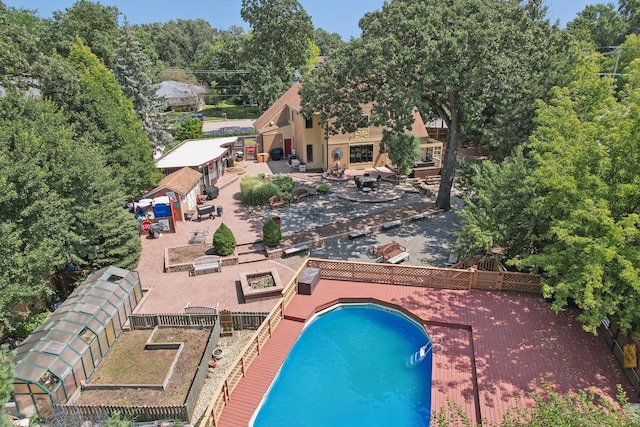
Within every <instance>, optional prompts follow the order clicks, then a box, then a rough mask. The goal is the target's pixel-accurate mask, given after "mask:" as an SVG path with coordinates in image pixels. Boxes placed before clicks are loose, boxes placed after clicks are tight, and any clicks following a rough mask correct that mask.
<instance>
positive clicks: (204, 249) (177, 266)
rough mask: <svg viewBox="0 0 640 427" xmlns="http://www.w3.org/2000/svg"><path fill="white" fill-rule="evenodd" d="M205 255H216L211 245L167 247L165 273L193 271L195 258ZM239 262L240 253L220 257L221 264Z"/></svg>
mask: <svg viewBox="0 0 640 427" xmlns="http://www.w3.org/2000/svg"><path fill="white" fill-rule="evenodd" d="M204 255H215V254H214V252H213V248H212V247H211V245H206V244H205V245H188V246H177V247H174V248H166V249H165V253H164V271H165V273H175V272H176V271H191V270H192V269H193V260H195V259H196V258H199V257H201V256H204ZM237 263H238V255H237V254H235V253H234V254H232V255H229V256H226V257H220V264H221V265H222V266H225V265H235V264H237Z"/></svg>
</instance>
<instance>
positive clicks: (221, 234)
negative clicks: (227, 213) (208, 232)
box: [213, 223, 237, 256]
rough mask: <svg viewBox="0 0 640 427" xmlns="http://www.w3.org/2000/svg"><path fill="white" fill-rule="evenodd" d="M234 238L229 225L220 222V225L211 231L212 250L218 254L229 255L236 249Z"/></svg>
mask: <svg viewBox="0 0 640 427" xmlns="http://www.w3.org/2000/svg"><path fill="white" fill-rule="evenodd" d="M236 245H237V243H236V238H235V236H234V235H233V232H232V231H231V229H230V228H229V227H227V226H226V225H224V223H222V224H220V227H218V229H217V230H216V232H215V233H213V250H214V252H215V253H216V254H218V255H220V256H227V255H231V254H232V253H233V251H235V250H236Z"/></svg>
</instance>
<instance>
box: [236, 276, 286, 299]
mask: <svg viewBox="0 0 640 427" xmlns="http://www.w3.org/2000/svg"><path fill="white" fill-rule="evenodd" d="M240 285H241V287H242V294H243V296H244V300H245V302H249V301H255V300H258V299H263V298H273V297H276V298H277V297H279V296H280V294H281V293H282V290H283V289H284V284H283V283H282V280H280V275H279V274H278V270H276V269H275V268H272V269H270V270H264V271H255V272H250V273H240Z"/></svg>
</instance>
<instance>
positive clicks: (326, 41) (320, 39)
mask: <svg viewBox="0 0 640 427" xmlns="http://www.w3.org/2000/svg"><path fill="white" fill-rule="evenodd" d="M313 41H314V42H315V43H316V45H317V46H318V48H319V49H320V55H323V56H325V57H330V56H331V55H332V54H333V52H335V51H336V50H338V48H339V47H341V46H343V45H344V40H342V37H341V36H340V34H338V33H329V32H328V31H326V30H323V29H322V28H316V29H315V31H314V32H313Z"/></svg>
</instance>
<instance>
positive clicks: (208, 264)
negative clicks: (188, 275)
mask: <svg viewBox="0 0 640 427" xmlns="http://www.w3.org/2000/svg"><path fill="white" fill-rule="evenodd" d="M220 271H222V267H221V263H220V257H219V256H216V255H205V256H201V257H200V258H196V259H194V260H193V275H194V276H197V275H198V274H199V273H202V274H207V273H214V272H220Z"/></svg>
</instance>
